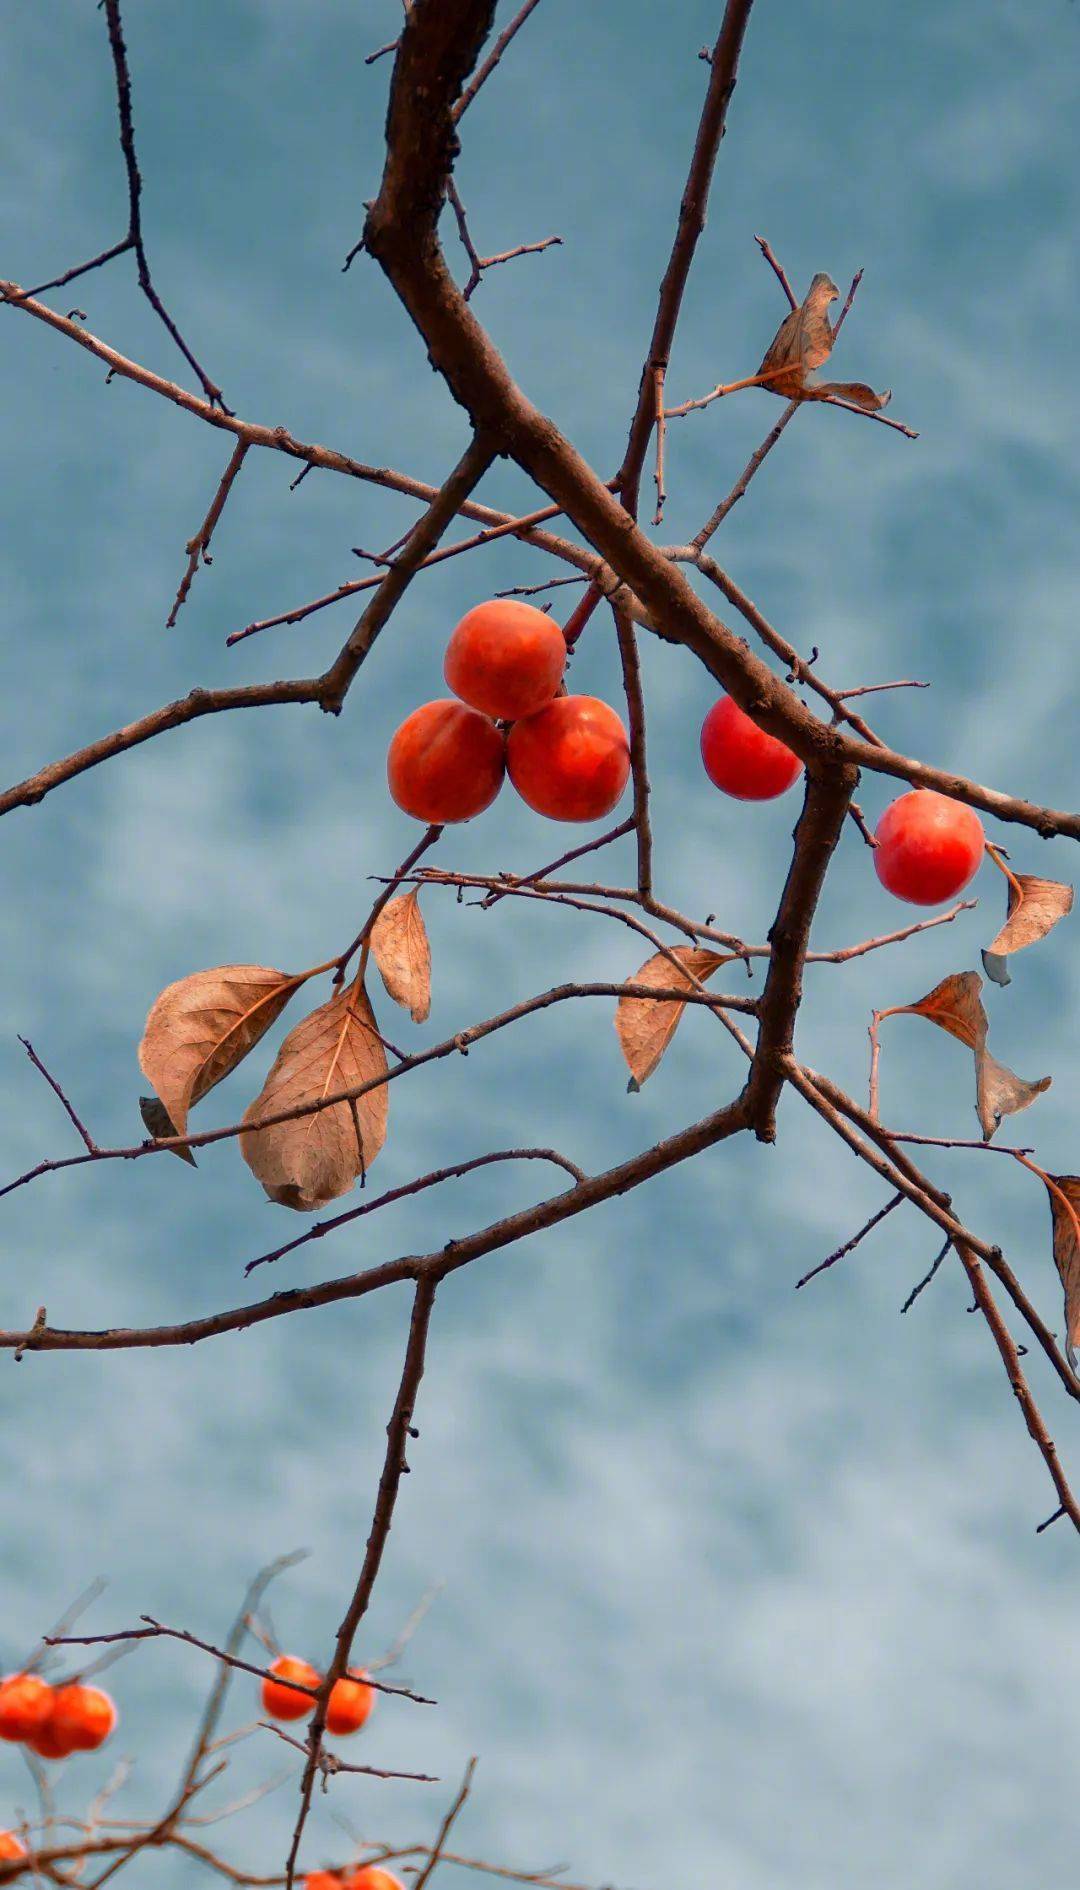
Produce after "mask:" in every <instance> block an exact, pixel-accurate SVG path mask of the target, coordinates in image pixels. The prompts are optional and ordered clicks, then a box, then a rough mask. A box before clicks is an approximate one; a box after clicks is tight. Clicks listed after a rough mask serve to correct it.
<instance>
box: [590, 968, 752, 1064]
mask: <svg viewBox="0 0 1080 1890" xmlns="http://www.w3.org/2000/svg"><path fill="white" fill-rule="evenodd" d="M672 957H673V958H677V959H678V960H679V963H680V965H684V966H685V967H686V971H685V972H680V971H678V970H676V968H675V966H674V965H673V964H672V962H671V959H670V958H665V956H664V954H663V952H656V953H655V954H654V956H653V957H652V958H649V959H647V960H646V962H645V963H644V964H643V965H642V967H641V970H640V971H638V972H636V973H635V974H634V977H633V978H632V979H631V980H630V982H631V983H632V984H648V985H652V986H653V988H654V989H655V990H657V991H665V990H668V991H677V990H678V988H679V986H680V984H685V986H686V988H687V990H688V991H692V990H693V989H694V982H693V981H694V979H695V978H697V979H699V980H700V981H701V983H702V984H704V983H706V982H707V981H708V979H709V978H711V977H712V974H713V972H714V971H716V970H718V968H719V967H720V966H721V965H726V964H727V963H728V959H727V958H724V957H721V956H720V954H719V953H717V952H707V951H703V950H701V949H699V947H698V946H696V945H676V946H675V947H674V949H673V951H672ZM687 973H689V974H690V975H689V976H687V975H686V974H687ZM685 1009H686V1005H685V1003H680V1002H679V1001H678V999H677V998H668V999H666V1000H664V999H653V998H643V997H621V998H620V999H619V1002H618V1005H617V1006H616V1010H615V1029H616V1030H617V1031H618V1033H619V1043H620V1044H621V1046H622V1053H623V1056H624V1057H625V1058H626V1061H627V1065H628V1067H629V1070H630V1084H629V1087H630V1089H631V1090H636V1089H640V1088H641V1085H642V1083H643V1082H644V1081H645V1079H646V1077H648V1076H651V1075H652V1073H653V1071H654V1070H655V1068H656V1066H657V1064H658V1063H659V1061H660V1058H661V1057H662V1056H663V1054H664V1051H665V1050H666V1049H667V1047H668V1044H669V1043H670V1042H671V1039H672V1037H673V1036H674V1035H675V1032H676V1030H677V1029H678V1026H679V1019H680V1018H681V1016H682V1014H683V1012H684V1010H685Z"/></svg>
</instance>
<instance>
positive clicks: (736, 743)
mask: <svg viewBox="0 0 1080 1890" xmlns="http://www.w3.org/2000/svg"><path fill="white" fill-rule="evenodd" d="M701 759H702V761H703V763H704V765H705V772H706V774H707V775H708V777H709V780H710V781H711V782H712V783H713V786H714V787H718V788H720V789H721V790H722V792H723V793H725V794H730V795H731V796H732V797H733V798H734V799H735V800H737V801H771V800H774V799H775V798H776V796H777V795H778V794H786V793H787V790H788V788H789V787H791V786H792V785H793V784H794V783H795V782H796V781H797V780H798V778H799V776H800V774H801V773H802V762H801V761H800V760H799V757H798V755H795V754H792V751H791V749H790V748H788V747H786V746H785V744H784V743H783V742H781V741H778V740H777V738H776V736H775V735H769V734H767V733H766V731H765V730H764V729H763V728H759V727H758V725H757V723H756V722H755V721H753V720H752V719H751V717H750V716H748V715H747V714H746V713H745V712H744V711H743V710H742V709H740V708H739V705H738V703H737V702H733V701H732V699H731V697H730V696H721V698H720V700H719V702H717V703H714V705H713V707H712V708H711V709H710V710H709V713H708V715H707V716H706V717H705V720H704V722H703V724H702V729H701ZM874 839H875V841H876V842H877V844H876V846H875V848H874V868H875V871H876V872H877V876H878V878H879V880H880V881H881V884H882V885H883V886H884V887H885V889H886V891H887V892H891V893H892V894H893V895H894V896H895V897H896V898H897V899H906V900H907V901H908V902H909V904H911V905H915V906H936V905H940V904H941V903H942V902H943V901H944V900H946V899H955V897H956V895H957V893H959V892H963V890H964V887H965V886H966V885H967V884H968V882H969V880H971V879H972V878H973V877H974V875H975V873H976V872H977V871H978V868H979V864H980V862H981V860H982V856H983V847H984V844H985V841H984V837H983V829H982V821H981V820H980V819H979V816H978V814H976V813H975V811H974V809H973V808H970V807H968V806H966V805H965V804H964V802H962V801H954V800H951V799H950V798H949V796H948V795H947V794H937V793H935V792H934V791H933V789H931V788H914V789H913V790H912V791H911V793H910V794H901V795H900V798H899V799H898V800H895V801H893V803H892V805H891V806H890V807H887V808H886V809H885V812H884V813H883V815H882V816H881V819H880V821H879V822H878V827H877V832H876V834H875V835H874Z"/></svg>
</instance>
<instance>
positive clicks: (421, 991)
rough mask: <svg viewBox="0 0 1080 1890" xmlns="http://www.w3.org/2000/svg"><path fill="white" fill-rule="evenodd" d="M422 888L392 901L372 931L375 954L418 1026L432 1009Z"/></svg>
mask: <svg viewBox="0 0 1080 1890" xmlns="http://www.w3.org/2000/svg"><path fill="white" fill-rule="evenodd" d="M419 890H420V889H419V887H417V886H414V887H413V889H412V891H411V892H408V893H405V894H403V895H402V896H401V897H400V898H398V899H391V900H390V901H389V903H388V904H387V905H385V906H384V907H383V909H382V911H381V912H380V914H379V916H378V918H377V919H376V921H375V924H374V926H373V927H372V930H371V955H372V957H373V958H374V960H375V963H376V964H377V965H378V967H379V970H380V972H381V973H382V981H383V983H384V984H385V986H386V989H387V991H388V992H389V994H390V996H391V997H392V998H393V1000H394V1003H395V1004H401V1005H404V1007H405V1009H406V1010H407V1011H409V1012H411V1014H412V1020H413V1023H414V1024H422V1023H424V1022H425V1020H426V1018H427V1016H428V1013H429V1011H430V1010H431V946H430V944H429V942H428V935H427V927H426V925H425V924H424V916H423V913H422V912H421V911H420V900H419Z"/></svg>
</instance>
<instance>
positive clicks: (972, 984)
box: [881, 971, 987, 1050]
mask: <svg viewBox="0 0 1080 1890" xmlns="http://www.w3.org/2000/svg"><path fill="white" fill-rule="evenodd" d="M981 990H982V979H981V978H980V976H979V974H978V972H977V971H954V972H951V973H950V975H949V976H948V977H947V978H943V979H942V980H941V983H940V984H935V986H934V988H933V990H932V991H928V992H927V994H926V996H925V997H922V998H920V999H919V1000H918V1002H917V1003H916V1004H897V1005H895V1006H894V1007H893V1008H892V1009H891V1010H888V1011H883V1012H882V1013H881V1015H882V1016H883V1017H894V1016H904V1015H907V1014H910V1015H911V1016H913V1017H925V1018H926V1019H927V1021H928V1023H931V1024H938V1025H939V1026H940V1027H941V1029H942V1030H947V1031H948V1032H949V1034H950V1036H953V1037H959V1039H960V1042H961V1043H966V1044H967V1047H968V1049H969V1050H974V1049H976V1048H977V1047H978V1045H979V1044H980V1043H981V1042H984V1041H985V1038H986V1031H987V1022H986V1012H985V1011H984V1009H983V1002H982V998H981V997H980V996H979V993H980V991H981Z"/></svg>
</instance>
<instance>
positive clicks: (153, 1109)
mask: <svg viewBox="0 0 1080 1890" xmlns="http://www.w3.org/2000/svg"><path fill="white" fill-rule="evenodd" d="M139 1114H140V1115H141V1117H142V1119H143V1124H144V1126H145V1127H146V1128H147V1129H149V1131H150V1134H151V1135H152V1136H153V1138H154V1140H155V1142H160V1141H162V1140H163V1139H164V1137H165V1136H171V1135H179V1133H180V1131H179V1129H178V1128H177V1126H176V1124H175V1122H174V1121H173V1119H172V1117H171V1116H170V1114H169V1112H168V1110H167V1109H166V1107H165V1104H164V1103H163V1102H162V1101H161V1099H160V1098H159V1097H157V1096H140V1097H139ZM169 1154H170V1155H179V1157H180V1160H181V1161H182V1162H187V1164H188V1167H189V1168H197V1167H198V1166H199V1164H198V1162H197V1161H196V1160H195V1157H194V1155H193V1154H192V1152H191V1150H190V1149H189V1148H171V1149H170V1150H169Z"/></svg>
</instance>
